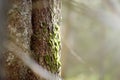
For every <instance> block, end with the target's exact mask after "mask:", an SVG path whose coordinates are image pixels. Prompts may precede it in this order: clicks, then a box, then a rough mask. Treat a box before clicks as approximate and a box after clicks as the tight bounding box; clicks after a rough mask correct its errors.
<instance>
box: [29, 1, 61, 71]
mask: <svg viewBox="0 0 120 80" xmlns="http://www.w3.org/2000/svg"><path fill="white" fill-rule="evenodd" d="M59 4H60V0H33V10H32V21H33V26H32V27H33V28H32V29H33V35H32V37H31V50H32V51H33V55H34V58H35V60H36V61H37V62H38V63H39V64H40V65H42V66H43V67H44V68H46V69H47V70H49V71H51V72H52V73H59V69H60V62H59V51H60V35H59V26H58V23H59V22H60V21H59V15H58V14H60V10H59V9H60V8H59Z"/></svg>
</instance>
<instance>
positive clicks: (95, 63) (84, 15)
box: [61, 0, 120, 80]
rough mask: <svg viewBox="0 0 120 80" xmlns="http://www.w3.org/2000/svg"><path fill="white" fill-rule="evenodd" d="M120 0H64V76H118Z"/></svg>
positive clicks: (73, 79) (91, 79)
mask: <svg viewBox="0 0 120 80" xmlns="http://www.w3.org/2000/svg"><path fill="white" fill-rule="evenodd" d="M119 1H120V0H63V9H62V16H63V21H62V22H63V25H62V29H61V34H62V63H63V66H62V76H63V77H64V79H65V80H120V2H119Z"/></svg>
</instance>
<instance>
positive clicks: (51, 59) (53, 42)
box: [44, 24, 61, 73]
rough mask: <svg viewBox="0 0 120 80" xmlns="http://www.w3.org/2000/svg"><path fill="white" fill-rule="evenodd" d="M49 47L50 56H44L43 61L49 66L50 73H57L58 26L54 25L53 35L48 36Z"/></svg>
mask: <svg viewBox="0 0 120 80" xmlns="http://www.w3.org/2000/svg"><path fill="white" fill-rule="evenodd" d="M49 35H50V37H49V41H48V43H49V45H50V47H51V54H47V55H45V56H44V57H45V58H44V59H45V61H46V64H47V65H49V67H50V69H51V72H53V73H56V72H59V68H60V66H61V63H60V56H59V51H60V37H58V36H60V33H59V26H58V25H57V24H54V26H53V33H50V34H49Z"/></svg>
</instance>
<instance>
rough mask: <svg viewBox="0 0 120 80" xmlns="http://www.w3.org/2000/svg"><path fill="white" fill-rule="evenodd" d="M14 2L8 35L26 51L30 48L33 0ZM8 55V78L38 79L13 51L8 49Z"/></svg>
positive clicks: (16, 0)
mask: <svg viewBox="0 0 120 80" xmlns="http://www.w3.org/2000/svg"><path fill="white" fill-rule="evenodd" d="M12 3H13V4H12V9H10V11H9V13H8V33H9V34H8V37H9V40H10V41H13V42H14V43H15V44H17V45H18V46H20V47H21V48H22V49H23V51H25V52H26V51H29V50H30V46H29V45H30V38H31V34H32V24H31V10H32V2H31V0H12ZM6 55H7V58H6V65H5V66H6V71H7V72H6V73H7V74H6V75H7V80H37V79H34V77H32V75H33V74H32V73H31V71H30V70H29V69H28V68H27V67H26V66H25V65H24V64H23V62H22V61H21V60H20V59H18V58H17V57H16V56H15V55H14V54H13V52H10V51H8V52H7V53H6ZM28 55H30V54H28Z"/></svg>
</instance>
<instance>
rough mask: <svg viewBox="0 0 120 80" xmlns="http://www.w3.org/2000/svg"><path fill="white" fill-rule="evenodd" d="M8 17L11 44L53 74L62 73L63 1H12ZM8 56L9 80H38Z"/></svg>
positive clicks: (13, 57) (8, 54)
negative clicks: (61, 20) (61, 10)
mask: <svg viewBox="0 0 120 80" xmlns="http://www.w3.org/2000/svg"><path fill="white" fill-rule="evenodd" d="M11 1H12V3H13V4H12V9H10V11H9V14H8V33H9V34H8V37H9V41H12V42H14V43H15V44H16V45H17V46H19V47H20V48H22V50H23V51H24V52H27V53H29V54H27V55H30V56H31V57H32V58H33V59H34V60H35V61H36V62H37V63H38V64H40V65H41V66H43V67H44V68H45V69H47V70H48V71H50V72H51V73H54V74H59V73H60V54H59V52H60V47H61V45H60V32H59V30H60V27H59V26H58V25H60V17H61V15H60V7H61V2H60V0H11ZM13 53H14V51H9V50H8V51H7V52H6V65H5V67H6V73H7V80H44V79H43V78H38V77H37V76H36V75H35V74H34V73H33V72H32V71H31V70H30V69H29V68H28V67H27V66H26V65H24V63H23V62H22V61H21V60H20V59H19V58H18V57H17V56H16V55H14V54H13Z"/></svg>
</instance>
